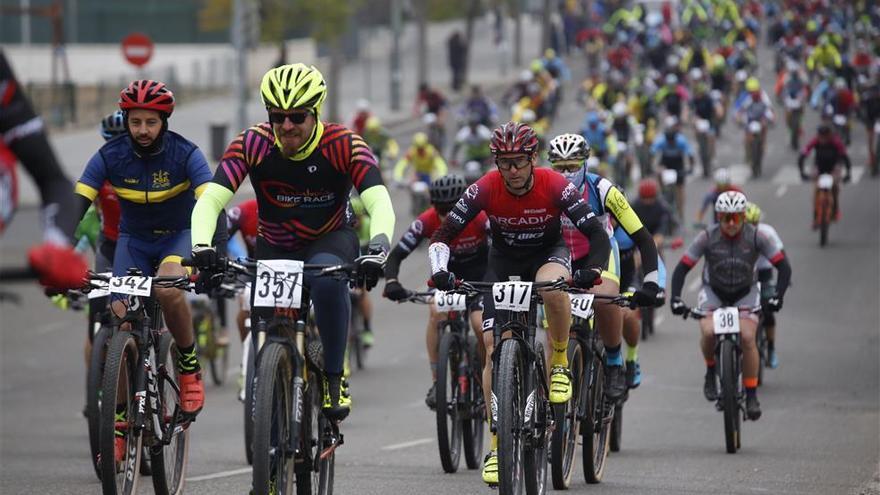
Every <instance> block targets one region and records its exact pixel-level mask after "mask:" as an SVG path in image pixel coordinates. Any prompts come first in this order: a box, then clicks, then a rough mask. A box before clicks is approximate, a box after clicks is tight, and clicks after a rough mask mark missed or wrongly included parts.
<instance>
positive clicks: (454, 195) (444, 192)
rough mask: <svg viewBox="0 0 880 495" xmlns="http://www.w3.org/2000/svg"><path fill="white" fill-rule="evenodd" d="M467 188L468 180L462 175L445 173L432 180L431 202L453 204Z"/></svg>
mask: <svg viewBox="0 0 880 495" xmlns="http://www.w3.org/2000/svg"><path fill="white" fill-rule="evenodd" d="M465 189H467V181H465V180H464V177H462V176H460V175H444V176H443V177H440V178H438V179H434V181H433V182H431V204H434V205H438V204H439V205H450V206H451V205H452V204H453V203H455V202H456V201H458V198H460V197H461V195H462V194H463V193H464V190H465Z"/></svg>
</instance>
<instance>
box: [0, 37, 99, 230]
mask: <svg viewBox="0 0 880 495" xmlns="http://www.w3.org/2000/svg"><path fill="white" fill-rule="evenodd" d="M0 139H3V140H4V141H5V142H6V145H7V147H8V148H9V150H10V151H12V153H13V154H14V155H15V156H16V158H18V160H19V161H20V162H21V164H22V166H23V167H24V168H25V170H26V171H27V172H28V174H30V176H31V177H32V178H33V179H34V182H35V183H36V185H37V189H38V190H39V191H40V200H41V202H42V205H43V212H44V213H45V214H44V216H43V217H44V222H45V225H44V238H45V239H46V240H48V241H51V242H54V243H57V244H64V243H66V242H67V241H68V238H69V237H70V235H71V234H73V231H74V230H75V229H76V225H77V223H78V222H79V220H80V219H81V218H82V215H83V213H85V209H83V210H81V211H80V210H79V209H78V208H77V207H76V206H77V205H76V200H75V199H74V195H73V194H71V183H70V179H68V178H67V175H66V174H65V173H64V171H63V170H62V168H61V165H60V164H59V163H58V160H57V159H56V157H55V153H54V152H53V151H52V147H51V145H50V144H49V140H48V138H47V137H46V133H45V132H44V130H43V120H42V119H41V118H40V117H38V116H37V114H36V113H35V112H34V109H33V107H32V106H31V104H30V101H28V99H27V97H26V96H25V94H24V93H23V92H22V91H21V88H20V86H19V85H18V81H17V80H16V79H15V75H14V74H13V72H12V67H11V66H10V65H9V62H8V61H7V60H6V56H5V55H4V53H3V51H2V50H0ZM6 199H7V198H4V200H6ZM13 206H14V205H13ZM86 208H88V207H86ZM77 212H79V215H77V214H76V213H77Z"/></svg>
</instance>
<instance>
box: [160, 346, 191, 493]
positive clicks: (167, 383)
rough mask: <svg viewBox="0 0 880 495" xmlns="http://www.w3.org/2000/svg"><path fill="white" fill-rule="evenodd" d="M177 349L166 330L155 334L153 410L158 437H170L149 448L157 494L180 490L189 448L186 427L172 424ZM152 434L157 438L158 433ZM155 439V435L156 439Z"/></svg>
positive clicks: (175, 406)
mask: <svg viewBox="0 0 880 495" xmlns="http://www.w3.org/2000/svg"><path fill="white" fill-rule="evenodd" d="M176 362H177V348H176V347H175V346H174V339H173V338H172V337H171V334H170V333H168V332H166V333H164V334H162V336H161V337H159V353H158V354H157V355H156V366H155V368H154V369H155V370H156V382H157V383H156V389H157V391H158V393H159V401H158V402H157V404H158V406H159V410H158V411H155V413H156V414H157V415H158V416H159V420H160V421H162V425H161V428H162V436H163V437H168V438H170V442H169V443H168V444H167V445H161V444H157V445H153V446H151V447H150V461H151V466H152V468H153V489H154V490H156V494H157V495H176V494H179V493H183V485H184V483H185V481H186V464H187V458H188V457H187V453H188V451H189V428H183V427H181V426H180V425H178V424H176V421H175V419H176V418H175V416H174V412H175V411H177V410H179V405H180V395H179V394H178V392H177V389H176V388H175V384H176V383H177V372H176V370H177V366H176V365H175V363H176ZM154 433H156V436H157V437H158V432H154ZM156 440H157V441H158V438H157V439H156Z"/></svg>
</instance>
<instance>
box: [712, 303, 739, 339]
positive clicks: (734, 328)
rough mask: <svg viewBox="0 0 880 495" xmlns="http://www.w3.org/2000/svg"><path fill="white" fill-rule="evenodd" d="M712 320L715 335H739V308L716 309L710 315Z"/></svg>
mask: <svg viewBox="0 0 880 495" xmlns="http://www.w3.org/2000/svg"><path fill="white" fill-rule="evenodd" d="M712 320H713V321H714V323H715V335H724V334H728V333H739V308H736V307H733V306H729V307H726V308H718V309H716V310H715V311H714V312H713V313H712Z"/></svg>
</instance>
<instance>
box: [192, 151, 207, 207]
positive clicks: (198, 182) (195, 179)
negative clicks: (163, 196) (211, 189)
mask: <svg viewBox="0 0 880 495" xmlns="http://www.w3.org/2000/svg"><path fill="white" fill-rule="evenodd" d="M186 172H187V175H188V176H189V181H190V183H191V184H192V188H193V192H194V193H195V195H196V199H198V197H199V196H201V195H202V193H203V192H205V189H207V187H208V183H209V182H210V181H211V167H209V166H208V160H206V159H205V155H204V153H202V150H200V149H199V148H194V149H193V151H192V153H190V155H189V158H188V159H187V161H186Z"/></svg>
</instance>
